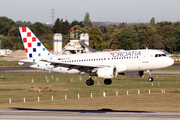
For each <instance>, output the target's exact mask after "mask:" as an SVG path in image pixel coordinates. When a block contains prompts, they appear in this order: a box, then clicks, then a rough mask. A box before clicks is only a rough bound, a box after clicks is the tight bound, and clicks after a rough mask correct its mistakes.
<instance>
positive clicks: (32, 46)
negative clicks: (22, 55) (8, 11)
mask: <svg viewBox="0 0 180 120" xmlns="http://www.w3.org/2000/svg"><path fill="white" fill-rule="evenodd" d="M19 30H20V33H21V37H22V41H23V44H24V48H25V51H26V55H27V58H33V59H35V58H39V59H42V58H43V57H45V56H49V55H51V53H50V52H49V51H48V50H47V49H46V48H45V47H44V45H43V44H42V43H41V42H40V41H39V39H38V38H37V37H36V36H35V35H34V34H33V33H32V32H31V30H30V29H29V28H28V27H20V28H19Z"/></svg>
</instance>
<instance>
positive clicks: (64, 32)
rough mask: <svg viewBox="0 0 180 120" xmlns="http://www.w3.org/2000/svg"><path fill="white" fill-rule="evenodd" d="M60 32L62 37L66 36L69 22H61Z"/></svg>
mask: <svg viewBox="0 0 180 120" xmlns="http://www.w3.org/2000/svg"><path fill="white" fill-rule="evenodd" d="M61 31H62V33H61V34H63V35H67V34H68V31H69V22H68V21H67V20H66V21H65V22H62V28H61Z"/></svg>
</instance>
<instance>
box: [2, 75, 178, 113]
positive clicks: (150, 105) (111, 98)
mask: <svg viewBox="0 0 180 120" xmlns="http://www.w3.org/2000/svg"><path fill="white" fill-rule="evenodd" d="M153 77H154V79H155V81H154V82H153V85H152V83H150V82H148V76H147V75H145V76H144V77H142V78H138V79H134V78H127V77H125V76H118V77H117V78H115V79H113V83H112V84H111V85H104V83H103V79H100V78H96V77H93V79H94V80H95V84H94V85H93V86H87V85H86V84H85V82H86V80H87V79H88V76H87V75H84V76H79V75H65V74H58V73H36V74H34V73H0V109H11V108H33V109H57V110H99V109H103V108H106V109H112V110H122V111H168V112H180V102H179V100H180V75H179V76H178V75H158V76H157V75H153ZM32 79H33V82H32ZM98 83H99V85H98ZM158 84H159V85H158ZM39 87H41V90H42V91H41V92H37V91H36V90H37V89H38V88H39ZM149 89H150V90H151V94H149ZM162 89H163V90H164V89H165V93H161V90H162ZM127 90H128V93H129V95H127ZM138 90H140V95H138ZM116 91H118V96H116ZM103 92H106V97H103ZM91 93H92V95H93V97H92V98H91V97H90V95H91ZM78 94H79V95H80V99H78ZM65 95H67V100H65V99H64V98H65ZM52 96H53V99H54V100H53V101H52V100H51V99H52ZM38 97H39V98H40V101H39V102H37V100H38ZM9 98H11V102H12V103H11V104H9ZM24 98H25V99H26V103H24V102H23V99H24Z"/></svg>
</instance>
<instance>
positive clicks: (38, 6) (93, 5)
mask: <svg viewBox="0 0 180 120" xmlns="http://www.w3.org/2000/svg"><path fill="white" fill-rule="evenodd" d="M179 5H180V0H0V16H6V17H8V18H10V19H12V20H13V21H18V20H20V21H27V22H28V21H30V22H32V23H34V22H42V23H47V22H50V23H52V20H53V19H52V15H53V14H52V12H53V10H52V9H54V21H55V20H56V19H57V18H60V19H65V20H66V19H67V20H68V21H69V22H72V21H74V20H77V21H83V20H84V16H85V14H86V12H88V13H89V15H90V20H91V21H92V22H100V21H101V22H104V21H110V22H120V23H122V22H128V23H131V22H136V23H139V22H150V20H151V18H152V17H154V18H155V22H160V21H171V22H176V21H180V7H179Z"/></svg>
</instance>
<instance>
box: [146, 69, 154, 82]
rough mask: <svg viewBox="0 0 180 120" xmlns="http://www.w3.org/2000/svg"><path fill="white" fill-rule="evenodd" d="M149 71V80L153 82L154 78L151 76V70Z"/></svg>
mask: <svg viewBox="0 0 180 120" xmlns="http://www.w3.org/2000/svg"><path fill="white" fill-rule="evenodd" d="M147 72H148V73H149V78H148V81H149V82H152V81H153V80H154V79H153V78H152V77H151V71H150V70H147Z"/></svg>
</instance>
